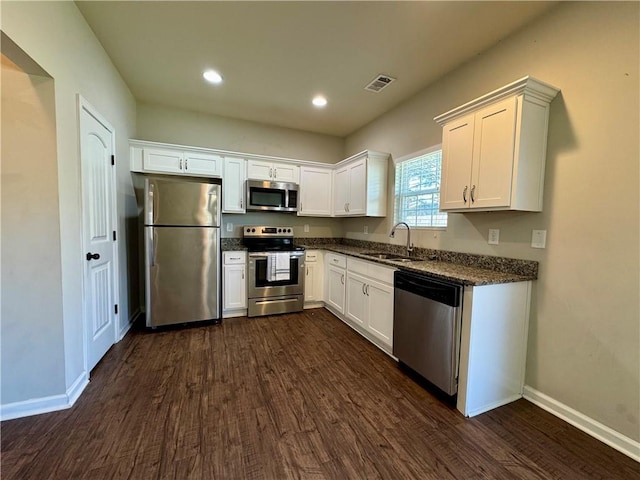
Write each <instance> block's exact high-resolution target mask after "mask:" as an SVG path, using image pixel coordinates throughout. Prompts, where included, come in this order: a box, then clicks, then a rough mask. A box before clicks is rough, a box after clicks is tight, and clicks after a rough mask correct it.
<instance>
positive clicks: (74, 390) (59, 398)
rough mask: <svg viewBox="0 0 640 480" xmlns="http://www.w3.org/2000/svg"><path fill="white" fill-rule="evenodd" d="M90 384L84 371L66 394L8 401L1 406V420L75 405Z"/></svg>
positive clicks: (55, 410) (54, 410) (64, 408)
mask: <svg viewBox="0 0 640 480" xmlns="http://www.w3.org/2000/svg"><path fill="white" fill-rule="evenodd" d="M88 384H89V377H88V376H87V373H86V372H82V373H81V374H80V375H79V376H78V378H76V380H75V381H74V382H73V384H72V385H71V386H70V387H69V388H68V389H67V392H66V393H65V394H60V395H51V396H49V397H41V398H31V399H29V400H24V401H21V402H14V403H7V404H4V405H1V406H0V420H1V421H3V422H4V421H5V420H13V419H15V418H22V417H30V416H32V415H40V414H43V413H50V412H57V411H58V410H66V409H67V408H70V407H72V406H73V404H74V403H75V402H76V400H78V397H80V394H81V393H82V392H83V390H84V389H85V387H86V386H87V385H88Z"/></svg>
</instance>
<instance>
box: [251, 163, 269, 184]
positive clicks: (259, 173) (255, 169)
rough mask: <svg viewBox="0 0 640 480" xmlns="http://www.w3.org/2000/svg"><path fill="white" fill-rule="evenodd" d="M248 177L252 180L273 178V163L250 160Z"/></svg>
mask: <svg viewBox="0 0 640 480" xmlns="http://www.w3.org/2000/svg"><path fill="white" fill-rule="evenodd" d="M247 178H250V179H252V180H267V181H271V180H273V163H271V162H263V161H261V160H249V161H248V162H247Z"/></svg>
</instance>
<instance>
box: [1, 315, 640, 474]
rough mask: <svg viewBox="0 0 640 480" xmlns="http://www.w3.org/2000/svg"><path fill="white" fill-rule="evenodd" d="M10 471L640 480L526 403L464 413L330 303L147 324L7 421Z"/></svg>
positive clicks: (593, 443)
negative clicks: (50, 401) (81, 381)
mask: <svg viewBox="0 0 640 480" xmlns="http://www.w3.org/2000/svg"><path fill="white" fill-rule="evenodd" d="M1 428H2V431H1V434H2V452H1V455H2V457H1V461H2V464H1V477H2V479H3V480H9V479H38V480H39V479H73V478H87V479H110V478H122V479H136V480H137V479H266V480H271V479H284V478H314V479H322V478H327V479H329V478H331V479H358V478H381V479H394V480H395V479H413V478H415V479H448V478H457V479H479V478H489V479H500V478H505V479H507V478H508V479H511V478H523V479H549V478H558V479H590V478H602V479H616V478H619V479H623V478H624V479H636V478H640V464H638V463H636V462H634V461H633V460H631V459H629V458H628V457H625V456H624V455H622V454H620V453H618V452H616V451H615V450H613V449H611V448H609V447H607V446H605V445H604V444H602V443H600V442H598V441H597V440H595V439H593V438H591V437H589V436H587V435H586V434H584V433H582V432H580V431H578V430H577V429H575V428H573V427H571V426H570V425H568V424H566V423H564V422H562V421H560V420H559V419H557V418H555V417H553V416H551V415H550V414H548V413H546V412H544V411H543V410H541V409H539V408H537V407H535V406H534V405H532V404H530V403H528V402H527V401H525V400H520V401H518V402H515V403H512V404H510V405H508V406H505V407H502V408H499V409H496V410H494V411H492V412H489V413H486V414H484V415H480V416H478V417H475V418H473V419H465V418H464V417H463V416H462V415H461V414H460V413H459V412H458V411H456V410H455V409H453V408H451V407H448V406H447V405H445V404H443V403H442V402H440V401H439V400H437V399H436V398H435V397H434V396H432V395H431V394H430V393H428V392H427V391H426V390H425V389H423V388H421V387H420V386H419V385H417V384H416V383H415V382H414V381H412V380H411V379H410V378H408V377H407V375H405V374H404V373H403V372H402V371H400V370H399V369H398V367H397V366H396V364H395V362H393V361H392V359H390V358H389V357H387V356H386V355H385V354H383V353H382V352H380V351H379V350H378V349H377V348H375V347H374V346H372V345H370V344H369V343H368V342H367V341H366V340H364V339H363V338H361V337H360V336H359V335H358V334H356V333H355V332H353V331H352V330H351V329H350V328H348V327H347V326H346V325H344V324H343V323H342V322H340V321H339V320H338V319H336V318H335V317H334V316H332V315H331V314H329V313H327V312H326V311H324V310H311V311H306V312H305V313H303V314H292V315H281V316H274V317H261V318H253V319H247V318H240V319H230V320H225V321H224V323H223V324H222V325H217V326H213V325H208V326H201V327H195V328H186V329H178V330H171V331H165V332H154V333H149V332H145V331H143V330H141V329H136V330H134V331H132V332H131V333H129V334H128V335H127V336H126V338H125V339H124V340H123V341H121V342H120V343H119V344H118V345H115V346H114V347H113V348H112V349H111V350H110V351H109V353H108V354H107V355H106V357H105V358H104V359H103V361H102V362H101V363H100V364H99V365H98V367H96V369H95V370H94V372H93V374H92V378H91V383H90V384H89V386H88V387H87V388H86V390H85V392H84V393H83V394H82V396H81V397H80V399H79V400H78V402H77V403H76V405H75V406H74V407H73V408H71V409H69V410H65V411H61V412H55V413H50V414H46V415H39V416H35V417H30V418H24V419H18V420H12V421H7V422H3V423H2V425H1Z"/></svg>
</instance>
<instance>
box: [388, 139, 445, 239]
mask: <svg viewBox="0 0 640 480" xmlns="http://www.w3.org/2000/svg"><path fill="white" fill-rule="evenodd" d="M437 151H442V144H441V143H439V144H437V145H432V146H431V147H428V148H424V149H422V150H418V151H417V152H413V153H410V154H408V155H403V156H402V157H399V158H397V159H396V158H394V159H393V167H394V179H393V223H394V224H395V223H397V222H401V221H404V220H402V219H399V218H397V216H396V215H397V213H398V207H397V203H398V194H397V193H396V183H397V173H398V165H400V164H401V163H404V162H408V161H411V160H416V159H418V158H420V157H423V156H425V155H429V154H430V153H433V152H437ZM441 191H442V161H441V163H440V186H439V188H438V194H440V193H441ZM439 206H440V202H438V207H439ZM441 213H443V214H444V215H445V216H446V222H447V224H446V225H445V226H442V225H437V226H414V225H411V229H412V230H415V229H419V230H441V231H444V230H446V229H447V227H448V226H449V215H448V214H447V212H441Z"/></svg>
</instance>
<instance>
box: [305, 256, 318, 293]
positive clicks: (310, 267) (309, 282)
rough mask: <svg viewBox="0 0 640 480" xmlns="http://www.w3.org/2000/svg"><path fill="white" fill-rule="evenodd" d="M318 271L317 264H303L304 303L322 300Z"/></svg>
mask: <svg viewBox="0 0 640 480" xmlns="http://www.w3.org/2000/svg"><path fill="white" fill-rule="evenodd" d="M319 270H320V268H319V265H318V264H317V263H310V262H306V263H305V277H304V301H305V302H319V301H320V300H322V288H321V283H320V282H322V277H321V276H319V275H318V271H319Z"/></svg>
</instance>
